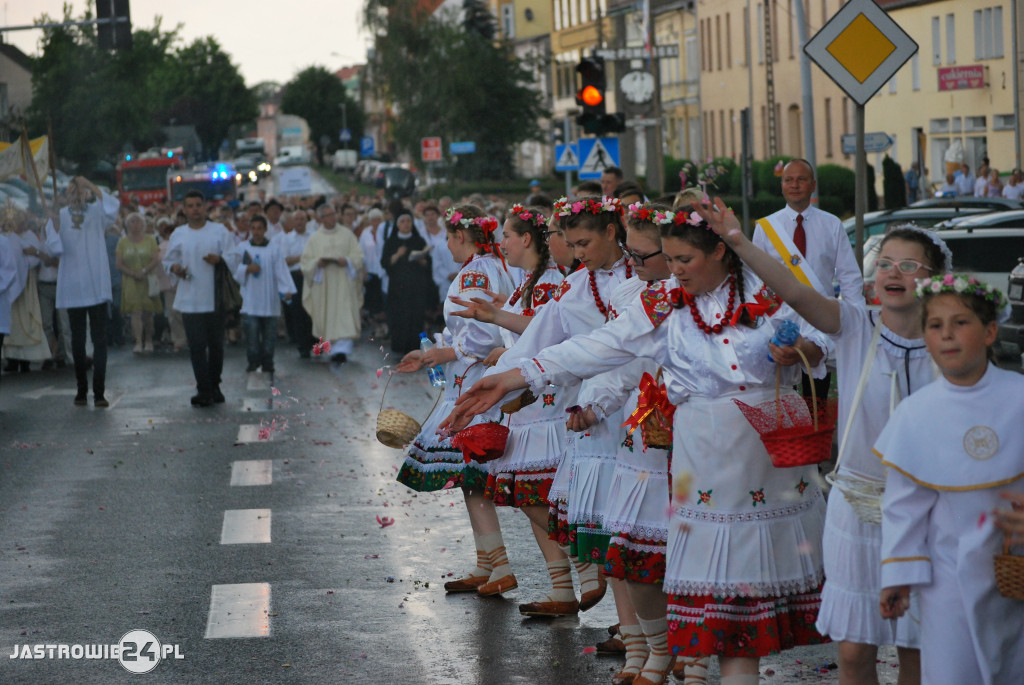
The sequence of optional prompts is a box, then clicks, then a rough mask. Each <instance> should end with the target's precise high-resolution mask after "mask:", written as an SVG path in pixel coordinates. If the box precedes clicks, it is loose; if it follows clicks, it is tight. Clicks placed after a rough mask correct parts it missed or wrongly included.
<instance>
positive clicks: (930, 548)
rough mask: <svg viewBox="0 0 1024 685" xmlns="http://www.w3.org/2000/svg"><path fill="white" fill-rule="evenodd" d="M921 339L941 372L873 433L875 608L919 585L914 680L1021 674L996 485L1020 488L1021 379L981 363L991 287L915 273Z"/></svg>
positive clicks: (1018, 612) (981, 679)
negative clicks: (1000, 573) (878, 559)
mask: <svg viewBox="0 0 1024 685" xmlns="http://www.w3.org/2000/svg"><path fill="white" fill-rule="evenodd" d="M918 284H919V285H918V295H919V296H921V297H922V298H923V299H924V311H925V342H926V344H927V345H928V351H929V352H930V353H931V355H932V358H933V359H934V360H935V362H936V364H938V366H939V368H940V369H941V371H942V378H939V379H938V380H936V381H935V382H934V383H931V384H930V385H927V386H925V387H924V388H922V389H921V390H919V391H917V392H916V393H914V394H913V395H911V396H910V397H908V398H906V399H905V400H903V401H902V402H901V403H900V404H899V406H898V407H897V408H896V411H895V412H894V414H893V416H892V418H891V419H890V421H889V423H888V424H887V425H886V427H885V429H884V430H883V431H882V434H881V435H880V436H879V437H878V441H877V442H876V443H875V452H876V453H877V454H878V456H879V457H881V459H882V463H883V464H884V465H886V466H888V467H889V473H888V477H887V478H886V485H885V496H884V499H883V501H882V588H883V589H882V593H881V597H880V609H881V612H882V616H883V618H894V617H898V616H902V615H903V614H904V613H905V612H906V611H907V609H908V608H909V606H910V603H909V595H910V588H911V586H916V587H918V588H919V589H920V596H921V602H920V613H921V615H920V616H916V617H914V616H912V618H913V619H916V620H919V621H920V625H921V682H922V683H979V684H983V685H1010V684H1011V683H1012V684H1018V683H1021V682H1024V610H1022V606H1024V605H1022V604H1021V602H1020V601H1019V600H1015V599H1010V598H1007V597H1004V596H1003V595H1001V594H1000V593H999V592H998V590H997V588H996V583H995V564H994V555H996V554H1000V553H1001V551H1002V542H1003V535H1002V533H1001V532H999V531H997V530H996V529H995V526H994V525H993V524H994V521H995V517H994V516H992V513H993V511H994V510H995V509H996V508H997V507H998V506H1000V505H1001V504H1003V503H1004V500H1003V499H1001V497H1000V493H1003V492H1010V493H1017V494H1018V496H1019V495H1020V494H1021V493H1024V421H1022V420H1021V419H1022V416H1021V412H1020V409H1019V407H1020V398H1021V396H1022V395H1024V377H1022V376H1020V375H1018V374H1017V373H1014V372H1012V371H1004V370H1002V369H999V368H997V367H996V366H995V365H993V364H990V363H989V361H988V358H987V348H988V346H989V345H991V344H992V343H994V342H995V337H996V329H997V326H996V316H997V312H999V311H1000V310H1002V309H1004V308H1005V307H1006V299H1005V298H1004V297H1003V295H1002V293H1000V292H999V291H997V290H995V289H993V288H990V287H989V286H986V285H984V284H982V283H980V282H978V281H977V280H975V279H973V278H970V279H968V278H967V277H965V276H954V275H952V274H946V275H945V276H935V277H932V278H930V279H922V280H920V281H918Z"/></svg>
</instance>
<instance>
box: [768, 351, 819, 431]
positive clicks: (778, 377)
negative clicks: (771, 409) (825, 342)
mask: <svg viewBox="0 0 1024 685" xmlns="http://www.w3.org/2000/svg"><path fill="white" fill-rule="evenodd" d="M793 350H794V351H795V352H796V353H797V354H798V355H800V360H801V361H802V362H803V363H804V368H805V369H807V375H808V376H810V375H811V363H810V362H809V361H807V355H806V354H804V352H803V350H801V349H800V348H799V347H796V346H795V345H794V346H793ZM811 380H812V381H813V378H812V379H811ZM781 385H782V366H780V365H779V364H778V363H776V364H775V411H776V414H775V420H776V422H777V423H778V425H779V426H781V425H782V404H781V403H780V402H779V389H780V386H781ZM810 386H811V404H812V411H811V415H812V416H811V418H812V419H813V420H814V432H815V433H817V432H818V391H817V389H816V388H815V387H814V383H813V382H812V383H810Z"/></svg>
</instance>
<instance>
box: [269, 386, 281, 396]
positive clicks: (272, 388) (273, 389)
mask: <svg viewBox="0 0 1024 685" xmlns="http://www.w3.org/2000/svg"><path fill="white" fill-rule="evenodd" d="M270 394H271V395H274V396H275V397H276V396H277V395H280V394H281V391H280V390H278V389H277V388H274V387H271V388H270Z"/></svg>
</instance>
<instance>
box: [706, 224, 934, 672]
mask: <svg viewBox="0 0 1024 685" xmlns="http://www.w3.org/2000/svg"><path fill="white" fill-rule="evenodd" d="M709 216H710V217H711V219H712V221H711V223H712V225H713V226H714V228H715V230H716V231H719V232H720V233H722V234H723V235H724V238H725V240H726V241H727V242H728V243H729V244H730V245H731V246H732V247H733V249H735V250H736V252H737V253H738V254H739V255H740V256H741V257H742V258H743V260H744V262H745V263H746V264H747V265H748V266H750V267H751V268H753V269H754V271H755V272H756V273H757V274H758V275H759V276H761V277H762V278H764V280H765V282H766V283H767V284H768V285H769V286H770V287H771V288H772V289H774V290H775V292H776V293H777V294H778V295H779V296H780V297H782V299H783V300H784V301H785V302H786V303H787V304H789V305H790V306H791V307H793V309H794V310H796V312H797V313H798V314H800V315H801V316H803V317H804V318H805V319H806V320H807V321H808V322H809V323H811V324H812V325H813V326H815V327H816V328H818V329H819V330H821V331H823V332H825V333H827V334H829V335H830V336H831V337H832V339H833V341H834V343H835V345H836V352H837V354H836V363H837V366H838V370H839V375H840V376H841V377H842V378H844V379H847V380H846V381H844V382H843V383H841V384H840V385H839V421H840V423H839V435H840V436H842V437H841V438H840V442H841V444H842V449H841V456H840V460H839V465H838V470H837V483H839V484H840V487H837V488H836V491H834V493H833V495H832V496H831V497H829V500H828V515H827V516H826V519H825V538H824V542H823V552H824V555H825V557H824V560H825V578H826V580H825V587H824V590H823V592H822V603H821V610H820V611H819V613H818V621H817V627H818V630H819V631H820V632H821V633H822V634H823V635H829V636H830V637H832V639H834V640H838V641H839V679H840V683H844V684H845V683H877V682H878V676H877V673H876V658H877V653H878V646H879V645H887V644H895V645H896V646H897V651H898V654H899V660H900V674H899V683H900V685H912V684H913V683H918V682H920V663H919V658H920V655H919V652H918V651H917V650H918V647H919V644H920V635H919V626H918V624H917V623H916V622H915V621H912V620H902V621H898V622H895V621H884V620H882V619H881V617H880V616H879V615H878V613H877V611H876V608H875V607H876V602H877V597H878V592H879V591H880V590H881V565H880V556H879V555H880V550H881V542H882V531H881V528H880V527H879V526H878V525H877V523H868V522H865V521H862V520H861V519H860V518H858V516H857V514H856V512H855V510H854V508H853V507H852V506H851V504H850V502H849V501H847V498H846V497H845V496H844V495H843V494H842V491H841V489H842V488H843V487H846V486H844V485H843V484H844V483H847V482H849V483H851V484H852V485H854V486H857V485H858V484H860V485H862V486H863V485H867V486H869V488H870V486H874V487H876V489H878V490H880V489H881V484H882V482H883V481H884V478H885V475H884V469H883V468H882V465H881V464H880V463H879V462H878V460H877V459H876V458H875V457H874V456H873V455H872V454H871V445H873V444H874V441H875V440H876V439H877V437H878V434H879V433H880V432H881V431H882V428H883V427H884V426H885V425H886V422H887V421H888V420H889V415H890V413H891V411H892V408H893V407H895V406H896V404H897V403H898V402H899V401H900V399H901V398H903V397H906V396H907V395H909V394H911V393H914V392H917V391H918V390H920V389H921V388H923V387H924V386H926V385H927V384H929V383H931V381H932V380H933V379H934V378H935V370H934V367H933V364H932V362H931V359H930V358H929V356H928V352H927V350H926V349H925V344H924V340H923V339H922V328H921V304H920V301H919V300H918V299H917V297H915V295H914V284H915V280H916V279H918V278H923V277H926V276H928V275H929V274H931V273H934V274H938V275H941V274H943V273H945V272H948V271H949V270H951V269H952V254H951V253H950V251H949V248H948V247H946V244H945V243H944V242H943V241H942V240H941V239H940V238H939V237H938V236H937V235H936V234H935V233H934V232H932V231H925V230H923V229H919V228H917V227H916V226H903V227H899V228H896V229H893V230H891V231H889V233H888V234H887V235H886V236H885V238H884V239H883V241H882V243H881V245H880V249H879V256H878V262H877V264H878V268H877V271H876V274H875V292H876V293H877V295H878V298H879V300H880V301H881V305H882V309H881V312H879V313H873V312H869V311H867V310H866V309H865V308H864V307H862V306H857V305H853V304H850V303H849V302H846V301H844V300H836V299H833V298H829V297H824V296H822V295H820V294H819V293H817V292H816V291H814V289H813V288H810V287H809V286H805V285H801V284H800V283H799V282H798V281H797V279H796V278H795V277H794V276H793V275H792V273H791V272H790V271H789V269H787V268H786V267H785V266H783V265H782V264H781V263H779V262H778V261H777V260H775V259H774V258H772V257H770V256H769V255H767V254H766V253H764V252H762V251H761V250H759V249H758V248H757V247H755V246H754V245H753V244H752V243H751V242H750V241H749V240H747V239H746V238H745V237H743V235H742V234H741V233H740V232H739V231H738V230H736V229H737V228H738V224H736V222H735V217H734V216H731V215H729V214H723V213H721V212H716V213H710V214H709ZM733 231H736V232H733ZM858 378H859V381H854V379H858ZM915 602H916V599H915ZM915 613H916V612H915Z"/></svg>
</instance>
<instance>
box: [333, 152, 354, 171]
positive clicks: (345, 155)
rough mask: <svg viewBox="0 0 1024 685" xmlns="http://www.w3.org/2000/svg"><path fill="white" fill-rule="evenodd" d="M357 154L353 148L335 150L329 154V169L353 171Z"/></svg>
mask: <svg viewBox="0 0 1024 685" xmlns="http://www.w3.org/2000/svg"><path fill="white" fill-rule="evenodd" d="M357 157H358V154H357V153H356V151H355V150H335V151H334V154H333V155H331V169H333V170H334V171H354V170H355V168H356V159H357Z"/></svg>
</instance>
